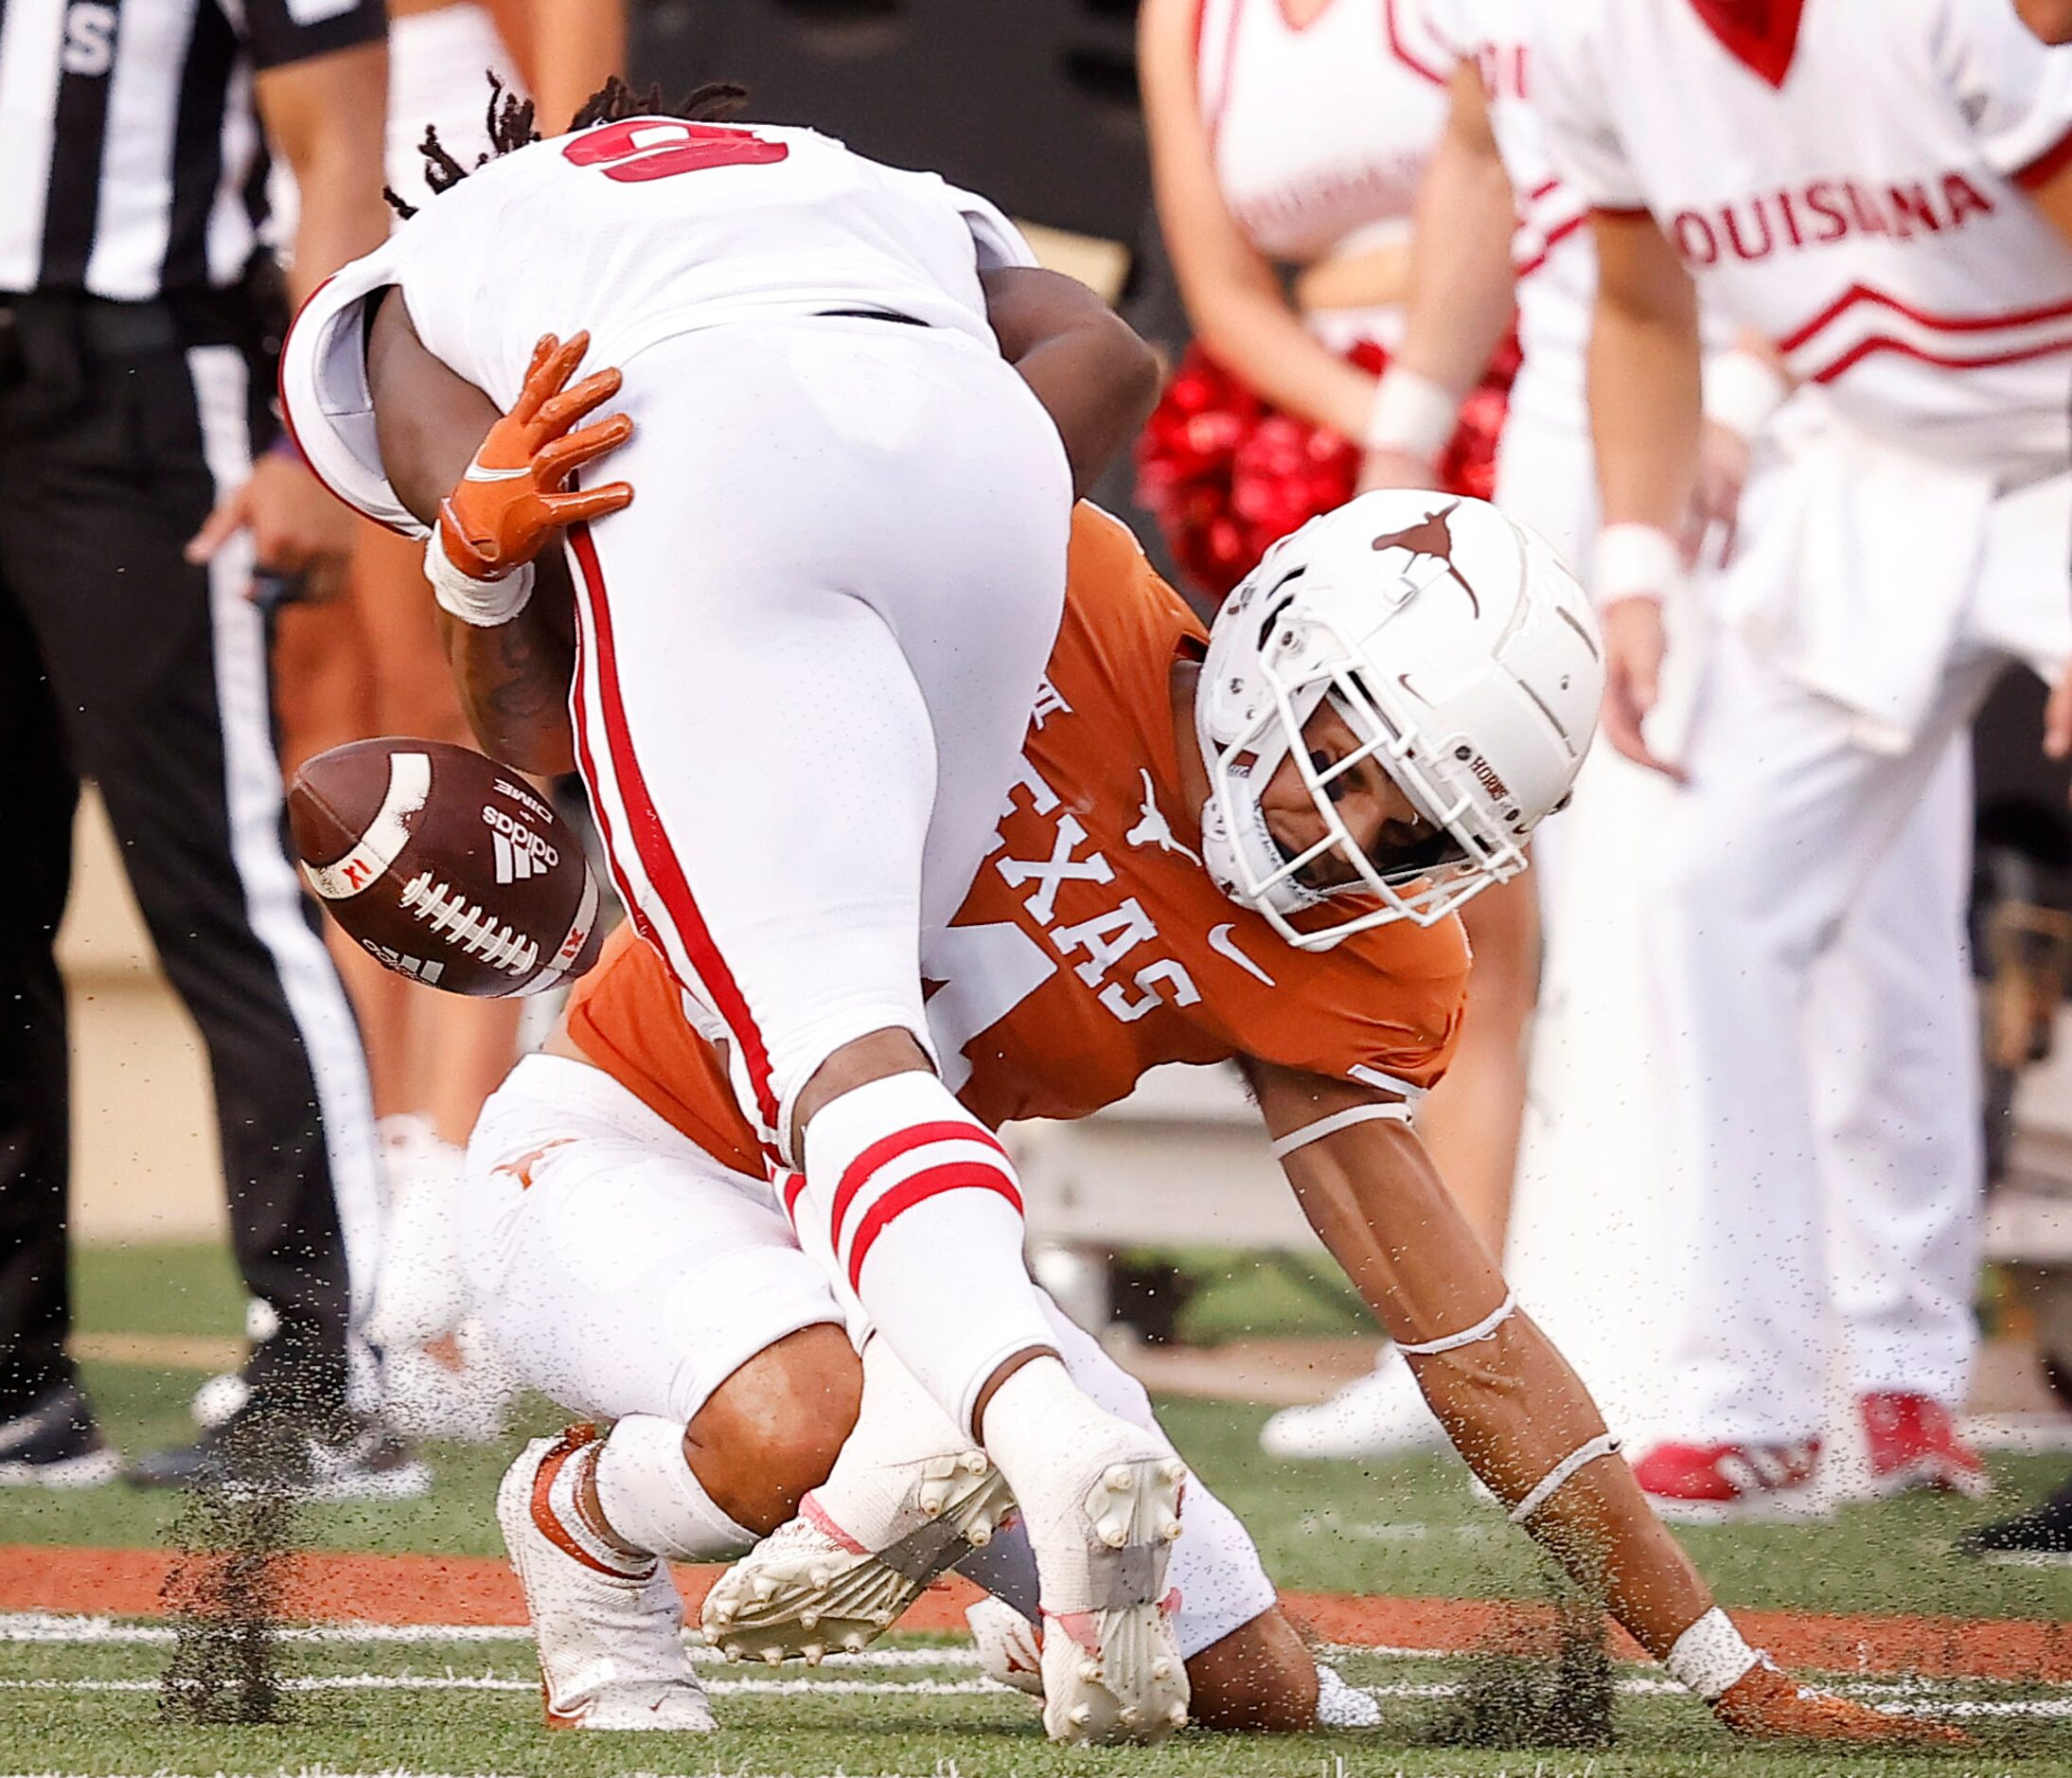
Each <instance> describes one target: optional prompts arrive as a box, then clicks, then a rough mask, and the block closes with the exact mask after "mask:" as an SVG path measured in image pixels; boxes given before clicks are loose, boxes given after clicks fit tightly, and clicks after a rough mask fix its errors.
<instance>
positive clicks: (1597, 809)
mask: <svg viewBox="0 0 2072 1778" xmlns="http://www.w3.org/2000/svg"><path fill="white" fill-rule="evenodd" d="M1497 470H1498V481H1497V489H1496V497H1497V500H1498V503H1499V504H1500V505H1502V506H1504V507H1505V508H1506V509H1507V510H1509V511H1511V512H1512V513H1513V514H1514V516H1516V517H1517V518H1519V519H1521V520H1523V521H1524V522H1525V523H1527V524H1529V525H1533V526H1534V527H1535V528H1536V529H1538V530H1540V531H1542V532H1543V533H1545V534H1546V535H1547V536H1548V537H1549V538H1550V539H1551V540H1552V542H1554V543H1555V545H1556V547H1557V548H1559V549H1561V550H1562V551H1563V552H1564V553H1565V554H1566V555H1567V556H1568V558H1569V559H1570V560H1571V561H1573V562H1576V563H1577V564H1578V565H1586V563H1585V561H1584V558H1585V555H1586V552H1587V547H1588V542H1589V539H1590V537H1591V535H1592V534H1593V533H1594V531H1595V528H1596V499H1595V492H1594V489H1593V485H1592V471H1591V466H1590V451H1589V442H1588V439H1587V437H1586V436H1585V435H1584V434H1583V433H1582V432H1581V431H1580V429H1579V427H1577V426H1575V425H1565V424H1562V423H1560V422H1559V421H1556V420H1550V419H1548V418H1542V417H1540V415H1538V414H1537V413H1534V412H1532V409H1531V405H1530V404H1527V406H1526V408H1525V410H1524V411H1520V410H1519V409H1518V408H1515V407H1514V411H1513V415H1512V418H1511V420H1510V423H1509V424H1508V426H1507V428H1506V430H1505V433H1504V438H1503V445H1502V450H1501V453H1500V454H1499V456H1498V459H1497ZM1758 516H1760V515H1758ZM1713 710H1714V711H1715V712H1716V711H1717V706H1713ZM1709 720H1712V718H1711V717H1709ZM1718 720H1720V722H1721V724H1722V726H1721V727H1720V729H1719V730H1717V731H1716V732H1718V733H1722V734H1731V733H1733V732H1734V724H1733V722H1732V720H1731V718H1729V717H1726V716H1724V715H1720V716H1719V717H1718ZM1686 800H1687V798H1686V796H1684V795H1682V794H1679V793H1678V792H1677V791H1675V790H1674V787H1673V786H1671V785H1670V783H1669V782H1668V781H1667V780H1666V779H1663V778H1660V777H1658V776H1656V775H1655V774H1654V773H1648V772H1645V771H1643V770H1641V769H1640V768H1638V767H1637V766H1634V765H1632V764H1630V763H1629V762H1627V761H1626V760H1624V759H1622V758H1620V756H1618V755H1616V754H1615V753H1613V751H1612V750H1611V749H1610V748H1609V747H1608V746H1604V745H1602V744H1601V745H1600V746H1598V747H1597V748H1596V749H1595V750H1594V751H1593V753H1592V755H1591V756H1590V759H1589V762H1588V764H1587V765H1586V766H1585V769H1584V775H1583V779H1582V782H1581V785H1580V786H1579V790H1578V794H1577V797H1576V801H1575V805H1574V807H1573V808H1571V809H1569V810H1568V811H1567V812H1566V813H1564V814H1562V815H1560V816H1558V817H1556V818H1555V819H1554V820H1553V821H1551V822H1550V823H1549V824H1548V825H1547V827H1545V828H1543V829H1542V832H1541V837H1540V838H1539V839H1538V840H1537V841H1536V842H1535V844H1534V848H1533V849H1534V866H1535V874H1536V875H1537V876H1538V877H1539V880H1540V902H1541V911H1542V919H1543V922H1544V926H1545V931H1546V942H1547V956H1546V964H1545V969H1544V973H1543V978H1542V986H1541V994H1540V1010H1539V1014H1538V1018H1537V1020H1536V1022H1535V1024H1534V1028H1533V1034H1532V1062H1531V1072H1530V1080H1531V1096H1530V1099H1529V1102H1528V1106H1527V1111H1526V1121H1525V1128H1524V1132H1523V1140H1522V1143H1521V1148H1520V1156H1519V1166H1518V1181H1517V1196H1516V1203H1515V1208H1514V1217H1513V1221H1512V1229H1511V1239H1510V1248H1509V1253H1508V1267H1507V1270H1508V1271H1509V1272H1510V1275H1511V1277H1512V1279H1513V1282H1514V1284H1515V1285H1516V1287H1517V1289H1518V1292H1519V1296H1520V1299H1521V1300H1522V1301H1524V1302H1526V1303H1528V1304H1530V1305H1531V1307H1532V1313H1533V1315H1534V1317H1535V1318H1536V1319H1537V1320H1538V1321H1539V1322H1540V1323H1541V1325H1543V1326H1545V1327H1546V1329H1547V1331H1548V1333H1549V1334H1550V1337H1551V1338H1552V1339H1553V1340H1554V1341H1555V1342H1557V1343H1558V1344H1559V1345H1560V1346H1561V1348H1562V1350H1563V1351H1564V1353H1566V1354H1567V1356H1568V1357H1569V1359H1570V1360H1571V1361H1572V1362H1574V1363H1575V1365H1576V1366H1577V1369H1578V1370H1579V1371H1580V1372H1581V1374H1582V1375H1583V1377H1584V1378H1585V1380H1586V1381H1587V1382H1588V1383H1589V1385H1590V1388H1591V1390H1592V1391H1593V1393H1595V1395H1596V1396H1597V1398H1598V1401H1599V1403H1600V1405H1601V1406H1603V1409H1604V1412H1605V1414H1606V1416H1607V1418H1608V1419H1609V1420H1610V1422H1611V1423H1612V1424H1613V1425H1614V1426H1617V1427H1619V1428H1620V1430H1621V1431H1625V1432H1626V1433H1627V1434H1628V1436H1629V1443H1631V1444H1634V1445H1636V1446H1638V1444H1639V1443H1640V1442H1641V1441H1643V1440H1645V1439H1647V1438H1650V1437H1653V1436H1663V1435H1677V1436H1684V1437H1701V1438H1706V1439H1714V1438H1718V1439H1726V1438H1728V1437H1731V1436H1733V1435H1734V1427H1735V1424H1736V1423H1735V1422H1732V1421H1730V1420H1728V1419H1727V1417H1726V1416H1727V1414H1732V1413H1738V1412H1739V1407H1740V1404H1738V1403H1736V1402H1732V1401H1729V1400H1727V1399H1723V1398H1722V1397H1721V1396H1719V1395H1718V1394H1717V1393H1715V1392H1711V1391H1709V1390H1708V1388H1707V1386H1706V1378H1705V1376H1704V1374H1703V1373H1702V1372H1699V1371H1696V1370H1694V1369H1692V1368H1691V1367H1690V1366H1688V1365H1687V1364H1686V1363H1685V1362H1684V1361H1683V1360H1682V1358H1681V1356H1680V1348H1679V1346H1678V1344H1677V1342H1676V1340H1675V1338H1674V1324H1675V1322H1676V1320H1677V1306H1678V1299H1679V1297H1680V1296H1681V1295H1682V1293H1683V1289H1684V1287H1685V1282H1686V1280H1688V1279H1690V1278H1691V1277H1692V1276H1693V1275H1694V1273H1695V1272H1696V1271H1700V1270H1704V1271H1709V1273H1711V1274H1712V1275H1718V1273H1719V1272H1720V1271H1721V1270H1722V1269H1727V1270H1737V1269H1738V1267H1739V1265H1740V1263H1741V1262H1740V1259H1739V1255H1740V1253H1742V1252H1743V1251H1744V1246H1743V1242H1744V1239H1745V1236H1742V1235H1734V1236H1727V1237H1724V1238H1722V1239H1720V1240H1719V1241H1716V1242H1713V1243H1710V1244H1708V1245H1704V1246H1701V1247H1700V1248H1699V1249H1698V1250H1697V1251H1695V1252H1693V1251H1691V1250H1690V1248H1689V1246H1688V1244H1679V1243H1677V1242H1676V1241H1675V1240H1674V1238H1673V1235H1672V1229H1673V1225H1675V1224H1677V1223H1679V1222H1682V1221H1684V1220H1686V1217H1685V1213H1684V1210H1683V1201H1684V1198H1685V1195H1686V1190H1687V1188H1688V1187H1689V1185H1690V1184H1691V1182H1688V1181H1686V1180H1684V1179H1681V1178H1679V1177H1677V1176H1674V1175H1673V1174H1672V1173H1671V1172H1670V1169H1669V1155H1670V1150H1669V1147H1668V1141H1669V1134H1670V1132H1669V1131H1668V1129H1665V1128H1664V1124H1665V1113H1666V1111H1667V1110H1668V1101H1667V1098H1666V1095H1665V1094H1664V1093H1663V1091H1662V1082H1663V1079H1664V1071H1665V1069H1666V1068H1667V1067H1668V1065H1669V1063H1670V1061H1671V1058H1672V1056H1673V1053H1674V1051H1675V1049H1676V1047H1677V1046H1678V1045H1679V1044H1680V1043H1681V1042H1682V1041H1683V1035H1682V1034H1683V1031H1684V1029H1685V1027H1684V1026H1682V1025H1680V1024H1678V1025H1670V1026H1667V1027H1662V1026H1659V1025H1658V1022H1657V1019H1656V1012H1657V1008H1656V1005H1654V1002H1653V999H1652V995H1651V989H1650V974H1651V969H1652V965H1651V962H1650V958H1649V955H1648V953H1647V951H1646V950H1645V948H1644V947H1643V945H1642V943H1641V942H1640V941H1639V937H1638V934H1640V933H1642V931H1643V930H1644V929H1645V928H1646V925H1647V923H1648V920H1649V917H1650V914H1651V908H1652V904H1653V903H1654V902H1655V901H1656V898H1657V897H1658V893H1659V892H1658V891H1657V889H1656V885H1655V880H1654V874H1653V872H1652V871H1651V870H1650V869H1648V868H1646V867H1645V866H1644V865H1643V863H1642V862H1641V861H1644V860H1647V859H1649V858H1650V857H1652V856H1653V855H1654V853H1655V852H1656V849H1657V848H1658V847H1659V846H1660V845H1661V844H1662V843H1663V836H1664V835H1665V833H1667V832H1668V831H1669V830H1670V823H1671V817H1672V815H1673V814H1674V813H1675V812H1676V811H1677V809H1678V808H1679V806H1680V805H1682V804H1683V803H1684V802H1685V801H1686ZM1970 802H1971V799H1970V762H1969V750H1968V748H1966V747H1965V746H1964V745H1962V744H1961V743H1959V744H1955V745H1951V746H1948V747H1946V748H1945V751H1944V758H1943V762H1942V764H1941V765H1940V766H1939V768H1938V769H1937V770H1936V771H1935V772H1934V773H1932V775H1931V776H1930V779H1929V784H1928V788H1927V790H1926V791H1925V793H1924V794H1923V796H1922V799H1921V807H1920V809H1919V810H1918V811H1917V812H1916V813H1915V814H1914V815H1913V816H1912V817H1911V818H1910V819H1909V820H1907V821H1906V822H1905V824H1904V826H1903V827H1902V828H1901V830H1900V832H1899V834H1898V835H1897V837H1896V838H1895V839H1894V840H1893V841H1892V844H1891V846H1890V849H1889V850H1888V851H1887V852H1886V856H1885V858H1884V859H1883V861H1882V862H1879V863H1877V864H1876V865H1875V866H1874V868H1872V870H1871V871H1870V874H1869V878H1868V883H1867V885H1866V887H1865V889H1864V890H1863V892H1862V894H1861V895H1859V896H1858V897H1856V898H1855V899H1854V908H1855V912H1854V915H1853V916H1852V917H1851V918H1849V919H1847V920H1844V921H1841V922H1840V929H1839V931H1838V933H1836V935H1835V939H1834V942H1833V945H1832V946H1831V947H1830V954H1829V956H1828V957H1827V958H1826V960H1825V962H1824V965H1823V971H1822V974H1821V976H1820V978H1819V984H1818V992H1817V993H1816V994H1815V997H1814V999H1813V1003H1812V1005H1811V1007H1810V1009H1809V1010H1810V1013H1811V1020H1810V1026H1809V1029H1808V1031H1807V1034H1806V1038H1805V1041H1804V1045H1803V1048H1802V1050H1798V1051H1796V1052H1795V1053H1796V1054H1798V1055H1800V1056H1801V1057H1802V1058H1803V1059H1802V1061H1801V1062H1800V1063H1799V1064H1798V1065H1799V1067H1800V1069H1801V1073H1800V1075H1799V1076H1798V1081H1797V1084H1796V1087H1795V1092H1796V1093H1797V1094H1798V1100H1799V1102H1800V1103H1802V1104H1804V1105H1805V1106H1806V1107H1807V1108H1808V1111H1807V1114H1808V1115H1809V1116H1810V1117H1811V1118H1812V1120H1813V1122H1814V1126H1815V1134H1814V1147H1815V1152H1816V1154H1817V1157H1818V1158H1817V1163H1816V1171H1817V1178H1816V1179H1807V1180H1804V1181H1802V1182H1801V1189H1802V1192H1803V1198H1802V1202H1803V1204H1804V1205H1805V1206H1806V1208H1807V1210H1808V1213H1809V1214H1811V1215H1813V1216H1815V1217H1816V1218H1817V1217H1820V1216H1822V1215H1823V1210H1822V1206H1823V1204H1824V1216H1825V1219H1826V1224H1827V1228H1828V1230H1829V1238H1828V1241H1827V1244H1826V1251H1825V1254H1824V1268H1823V1267H1822V1265H1821V1263H1820V1257H1819V1256H1817V1255H1816V1256H1815V1262H1814V1263H1815V1271H1814V1272H1812V1273H1809V1274H1808V1275H1807V1276H1806V1277H1805V1278H1804V1279H1803V1280H1802V1283H1803V1286H1804V1288H1803V1289H1802V1290H1801V1292H1800V1302H1799V1307H1798V1316H1799V1319H1798V1320H1797V1321H1795V1322H1794V1323H1793V1324H1792V1325H1762V1326H1760V1327H1750V1326H1748V1325H1740V1326H1738V1327H1737V1328H1736V1330H1735V1332H1734V1335H1733V1338H1735V1339H1736V1340H1737V1341H1739V1342H1742V1346H1743V1350H1744V1353H1745V1355H1746V1366H1747V1370H1748V1372H1749V1373H1750V1374H1752V1375H1758V1376H1760V1375H1763V1374H1766V1373H1768V1372H1770V1371H1771V1370H1772V1369H1773V1368H1774V1367H1776V1366H1778V1365H1780V1364H1787V1363H1789V1364H1793V1365H1798V1364H1800V1363H1802V1361H1803V1360H1800V1359H1786V1358H1785V1357H1783V1356H1782V1355H1781V1354H1780V1351H1779V1350H1778V1347H1779V1346H1780V1345H1782V1346H1788V1347H1790V1348H1791V1350H1792V1351H1793V1352H1795V1353H1799V1354H1804V1353H1807V1352H1811V1353H1814V1354H1815V1355H1818V1354H1821V1353H1824V1351H1825V1349H1826V1346H1825V1342H1826V1340H1827V1338H1828V1334H1829V1329H1830V1327H1831V1325H1833V1331H1834V1334H1835V1336H1836V1337H1837V1338H1838V1340H1839V1343H1840V1355H1839V1356H1840V1360H1841V1369H1842V1371H1843V1372H1844V1374H1845V1376H1846V1379H1847V1386H1848V1388H1849V1390H1850V1392H1851V1394H1852V1395H1860V1394H1864V1393H1868V1392H1869V1391H1873V1390H1897V1391H1903V1392H1921V1393H1924V1394H1928V1395H1932V1396H1937V1397H1938V1398H1939V1399H1942V1400H1945V1401H1948V1402H1951V1403H1953V1404H1955V1403H1957V1402H1959V1401H1961V1399H1962V1396H1963V1389H1964V1383H1965V1378H1966V1377H1967V1375H1968V1370H1969V1364H1970V1359H1971V1353H1972V1349H1973V1346H1974V1343H1975V1327H1974V1325H1973V1322H1972V1319H1971V1315H1970V1312H1969V1308H1968V1300H1969V1291H1970V1288H1971V1283H1972V1276H1973V1257H1974V1248H1973V1237H1972V1236H1971V1235H1970V1233H1969V1231H1971V1230H1972V1229H1973V1228H1974V1227H1975V1223H1976V1207H1977V1178H1978V1160H1977V1143H1978V1131H1977V1112H1976V1093H1975V1091H1972V1090H1970V1085H1969V1081H1970V1076H1969V1074H1968V1072H1967V1061H1966V1058H1969V1057H1971V1055H1972V1053H1973V1051H1972V1044H1973V1042H1974V1031H1975V1022H1974V1017H1973V1012H1972V1005H1971V994H1970V986H1969V982H1968V979H1967V975H1966V969H1965V962H1964V957H1963V952H1962V948H1961V936H1960V933H1961V926H1962V920H1963V913H1964V902H1965V895H1966V893H1967V889H1968V882H1967V870H1968V861H1969V824H1970ZM1711 942H1713V943H1714V944H1715V945H1716V947H1717V954H1718V956H1719V959H1720V967H1722V968H1724V969H1731V968H1732V967H1733V956H1734V942H1735V941H1734V940H1733V939H1732V938H1731V937H1725V936H1721V935H1718V934H1715V936H1714V939H1713V941H1711ZM1926 1069H1933V1070H1935V1071H1937V1072H1936V1073H1935V1074H1934V1077H1933V1080H1932V1082H1931V1083H1930V1084H1929V1085H1928V1086H1927V1087H1926V1089H1925V1090H1924V1084H1923V1074H1924V1070H1926ZM1809 1081H1810V1082H1811V1087H1810V1090H1809V1087H1808V1082H1809ZM1761 1105H1762V1102H1761V1101H1760V1100H1755V1099H1752V1098H1751V1099H1749V1100H1748V1101H1747V1109H1748V1110H1749V1111H1750V1113H1751V1115H1754V1116H1757V1117H1760V1114H1761ZM1744 1214H1748V1215H1753V1214H1756V1213H1755V1212H1754V1211H1753V1209H1752V1208H1749V1209H1747V1210H1746V1211H1744ZM1673 1254H1674V1255H1675V1257H1674V1260H1673V1257H1672V1256H1673ZM1607 1300H1616V1301H1617V1302H1618V1303H1619V1304H1620V1313H1619V1315H1617V1316H1616V1317H1607V1316H1606V1315H1605V1314H1604V1313H1603V1306H1604V1304H1605V1302H1606V1301H1607ZM1814 1361H1815V1364H1819V1363H1821V1362H1823V1361H1824V1360H1822V1359H1821V1358H1819V1357H1817V1356H1816V1357H1815V1360H1814ZM1817 1423H1818V1422H1817V1421H1815V1425H1816V1424H1817ZM1798 1430H1799V1431H1803V1430H1806V1429H1803V1428H1801V1429H1798Z"/></svg>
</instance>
